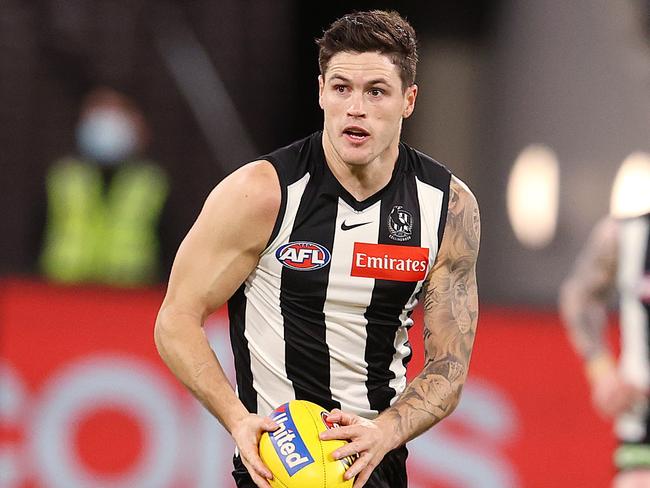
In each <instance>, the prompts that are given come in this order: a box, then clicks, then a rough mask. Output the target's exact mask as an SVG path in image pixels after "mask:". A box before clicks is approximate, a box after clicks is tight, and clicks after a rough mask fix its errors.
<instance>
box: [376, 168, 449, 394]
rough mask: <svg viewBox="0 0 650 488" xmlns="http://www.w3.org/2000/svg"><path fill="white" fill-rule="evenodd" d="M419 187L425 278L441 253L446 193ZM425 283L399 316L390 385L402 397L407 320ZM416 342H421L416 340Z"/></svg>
mask: <svg viewBox="0 0 650 488" xmlns="http://www.w3.org/2000/svg"><path fill="white" fill-rule="evenodd" d="M415 183H416V188H417V191H418V203H419V207H420V227H421V231H420V246H421V247H428V248H429V265H428V267H427V272H426V273H425V276H426V275H428V274H429V272H430V270H431V268H432V267H433V263H434V262H435V260H436V254H437V253H438V227H439V225H440V212H441V211H442V201H443V197H444V194H443V192H442V191H441V190H439V189H438V188H436V187H434V186H431V185H428V184H426V183H423V182H422V181H420V180H419V179H418V178H417V177H416V178H415ZM423 282H424V280H420V281H419V282H418V284H417V286H416V287H415V292H414V293H413V295H412V296H411V299H410V300H409V301H408V303H407V304H406V305H405V307H404V309H403V310H402V313H401V314H400V317H399V319H400V322H401V326H400V328H399V329H398V330H397V333H396V334H395V343H394V344H393V346H394V348H395V354H394V356H393V361H392V362H391V365H390V370H391V371H392V372H393V373H394V374H395V378H393V379H392V380H391V381H390V383H389V386H390V387H391V388H393V389H394V390H395V391H396V392H397V395H400V394H401V393H402V392H403V391H404V388H406V368H405V367H404V364H403V360H404V358H405V357H406V356H408V355H409V353H410V352H411V350H410V348H409V347H408V346H407V345H406V342H407V341H408V328H409V327H410V326H411V325H412V324H413V320H412V319H410V318H409V317H408V314H409V312H410V311H411V310H413V308H415V306H416V305H417V303H418V302H417V300H416V299H415V295H417V293H418V292H419V291H420V289H421V288H422V283H423ZM416 340H421V339H420V338H417V339H416ZM396 399H397V396H396V397H395V398H393V399H392V401H391V404H392V403H393V402H394V401H395V400H396Z"/></svg>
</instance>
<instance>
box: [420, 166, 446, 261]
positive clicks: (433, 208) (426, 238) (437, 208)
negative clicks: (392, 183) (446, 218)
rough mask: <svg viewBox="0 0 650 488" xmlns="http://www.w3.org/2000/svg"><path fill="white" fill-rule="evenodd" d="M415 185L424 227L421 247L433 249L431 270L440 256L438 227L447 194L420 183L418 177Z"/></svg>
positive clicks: (431, 252)
mask: <svg viewBox="0 0 650 488" xmlns="http://www.w3.org/2000/svg"><path fill="white" fill-rule="evenodd" d="M415 183H416V185H417V189H418V201H419V204H420V226H421V227H422V232H421V234H422V235H421V237H420V245H421V246H422V247H428V248H429V249H431V251H430V252H429V270H431V268H432V267H433V263H434V262H435V260H436V255H437V254H438V247H439V246H440V243H439V242H438V227H439V226H440V213H441V212H442V201H443V199H444V196H445V194H444V193H443V192H442V190H440V189H438V188H436V187H435V186H431V185H428V184H426V183H423V182H422V181H420V180H419V179H418V178H417V177H416V178H415Z"/></svg>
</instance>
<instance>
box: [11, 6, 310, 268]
mask: <svg viewBox="0 0 650 488" xmlns="http://www.w3.org/2000/svg"><path fill="white" fill-rule="evenodd" d="M291 13H292V12H291V9H290V8H289V5H288V3H287V2H255V1H240V0H221V1H219V2H214V1H209V0H195V1H191V2H184V1H178V2H173V1H166V0H162V1H161V0H124V1H117V0H112V1H111V0H44V1H40V2H24V1H22V0H6V1H3V2H0V73H2V76H0V106H2V110H1V111H0V126H1V127H2V131H1V132H0V148H1V154H2V156H1V158H2V166H3V168H4V172H3V173H4V175H3V178H2V179H1V180H0V181H1V183H0V195H2V199H3V200H2V203H3V204H4V205H3V208H4V209H5V211H3V212H2V213H1V217H0V232H2V235H3V238H2V239H1V240H0V242H1V244H0V273H2V274H6V273H25V272H34V264H35V259H36V256H37V254H38V248H39V244H40V242H39V238H38V234H39V232H40V230H41V227H42V224H43V222H42V216H43V206H44V193H43V192H44V189H43V177H44V174H45V170H46V168H47V167H48V165H49V164H51V163H52V162H53V161H54V160H55V159H57V158H59V157H61V156H63V155H65V154H66V153H68V152H70V151H71V150H72V149H73V148H74V127H75V123H76V118H77V114H78V109H79V103H80V101H81V98H82V96H83V95H84V94H85V93H86V92H87V90H89V89H90V88H91V87H93V86H96V85H109V86H112V87H115V88H117V89H119V90H121V91H123V92H125V93H127V94H128V95H130V96H132V97H133V98H134V99H135V100H136V101H137V102H138V103H139V104H140V105H141V107H142V109H143V110H144V113H145V115H146V117H147V119H148V121H149V123H150V125H151V127H152V132H153V140H152V145H151V149H150V155H151V157H152V158H153V159H155V160H156V161H158V162H159V163H160V164H161V165H162V166H164V168H165V169H166V170H167V171H168V172H169V174H170V176H171V180H172V191H171V196H170V200H169V205H168V209H167V211H166V214H165V222H164V225H163V231H162V235H163V241H164V246H163V249H164V251H165V256H164V259H165V263H164V264H165V267H168V266H169V264H170V263H171V259H172V257H173V254H174V252H175V250H176V248H177V246H178V244H179V243H180V240H181V239H182V237H183V235H184V234H185V233H186V232H187V230H188V229H189V226H190V225H191V223H192V222H193V220H194V218H195V217H196V215H197V212H198V211H199V209H200V206H201V203H202V202H203V200H204V198H205V197H206V196H207V193H208V192H209V191H210V189H211V188H213V187H214V185H215V184H216V183H217V182H218V181H219V180H220V179H221V178H222V177H223V176H224V175H225V172H226V170H224V169H222V167H226V168H228V167H232V166H233V165H234V164H241V161H237V162H233V161H228V162H226V161H218V160H217V159H216V157H215V155H214V154H213V152H211V150H210V146H209V145H208V144H207V141H206V136H205V134H204V133H202V132H201V130H200V129H199V127H198V125H197V122H196V119H195V117H194V116H193V114H192V112H191V110H190V109H189V106H188V103H187V101H186V100H185V99H184V98H183V96H182V94H181V92H180V91H179V89H178V87H177V85H176V84H175V81H174V79H173V77H172V76H171V75H170V72H169V71H168V69H167V67H166V66H165V63H164V62H163V59H162V57H161V55H160V53H159V51H158V49H157V48H156V39H157V36H159V35H160V34H161V33H165V29H166V28H167V26H168V25H170V24H171V25H178V24H179V23H180V24H181V25H182V26H186V27H188V28H189V29H190V31H191V32H192V34H193V35H194V36H196V38H197V39H198V41H199V42H200V43H201V45H202V47H203V48H204V49H205V52H207V54H208V56H209V58H210V61H211V62H212V63H213V66H214V68H215V69H216V70H217V72H218V74H219V75H220V76H221V78H222V80H223V82H224V84H225V86H226V88H227V90H228V93H229V95H230V96H231V97H232V98H233V101H234V103H235V104H236V106H237V108H238V109H239V111H240V115H241V117H242V119H243V122H244V124H245V125H246V127H247V128H248V130H249V132H250V134H251V138H252V140H253V142H254V145H255V150H256V151H260V152H264V151H268V150H270V149H272V148H273V147H275V145H277V144H278V143H279V142H288V141H289V139H290V136H289V134H290V133H291V132H293V123H294V119H293V114H294V113H295V108H296V107H297V106H298V104H299V101H298V100H297V99H295V98H294V97H293V96H292V94H293V89H292V86H293V85H294V83H295V82H296V80H295V78H294V77H292V76H291V72H292V57H291V56H287V55H286V53H287V52H290V51H289V50H290V47H291V43H292V41H293V39H292V36H293V34H292V31H291V30H290V29H287V28H277V26H288V25H291V18H290V16H291ZM216 135H217V136H218V134H216ZM253 156H254V154H245V155H244V154H242V158H250V157H253Z"/></svg>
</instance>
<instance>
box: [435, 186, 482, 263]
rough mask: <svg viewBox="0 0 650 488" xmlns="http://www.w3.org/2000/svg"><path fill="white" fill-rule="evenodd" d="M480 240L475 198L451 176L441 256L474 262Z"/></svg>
mask: <svg viewBox="0 0 650 488" xmlns="http://www.w3.org/2000/svg"><path fill="white" fill-rule="evenodd" d="M480 239H481V217H480V213H479V208H478V202H477V201H476V197H475V196H474V194H473V193H472V191H471V190H470V189H469V187H468V186H467V185H466V184H465V183H464V182H463V181H462V180H460V179H459V178H457V177H455V176H452V177H451V181H450V184H449V206H448V209H447V221H446V223H445V231H444V236H443V240H442V243H441V254H442V255H443V256H444V257H447V258H454V257H458V258H462V259H469V260H471V261H475V260H476V258H477V256H478V251H479V242H480Z"/></svg>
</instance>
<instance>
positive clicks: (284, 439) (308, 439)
mask: <svg viewBox="0 0 650 488" xmlns="http://www.w3.org/2000/svg"><path fill="white" fill-rule="evenodd" d="M328 413H329V412H328V411H327V410H325V409H324V408H322V407H320V406H318V405H316V404H315V403H312V402H308V401H305V400H292V401H290V402H289V403H285V404H284V405H281V406H279V407H278V408H276V409H275V410H274V411H273V412H271V414H270V415H269V416H270V417H271V418H272V419H273V420H274V421H275V423H276V424H278V425H279V429H278V430H276V431H275V432H265V433H264V434H263V435H262V438H261V439H260V457H261V458H262V461H264V463H265V464H266V465H267V466H268V467H269V469H270V470H271V472H272V473H273V479H272V480H270V481H269V483H270V485H271V487H272V488H306V487H309V488H351V487H352V484H353V483H354V480H353V479H351V480H344V479H343V474H344V473H345V471H346V469H348V468H349V467H350V465H351V464H352V462H353V459H350V458H345V459H340V460H336V459H334V458H333V457H332V452H333V451H335V450H336V449H338V448H339V447H341V446H343V445H345V444H346V443H347V441H344V440H331V441H321V440H320V438H319V437H318V435H319V434H320V433H321V432H323V431H325V430H327V429H331V428H335V427H338V426H337V425H336V424H331V423H327V422H326V421H325V417H326V416H327V414H328Z"/></svg>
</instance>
